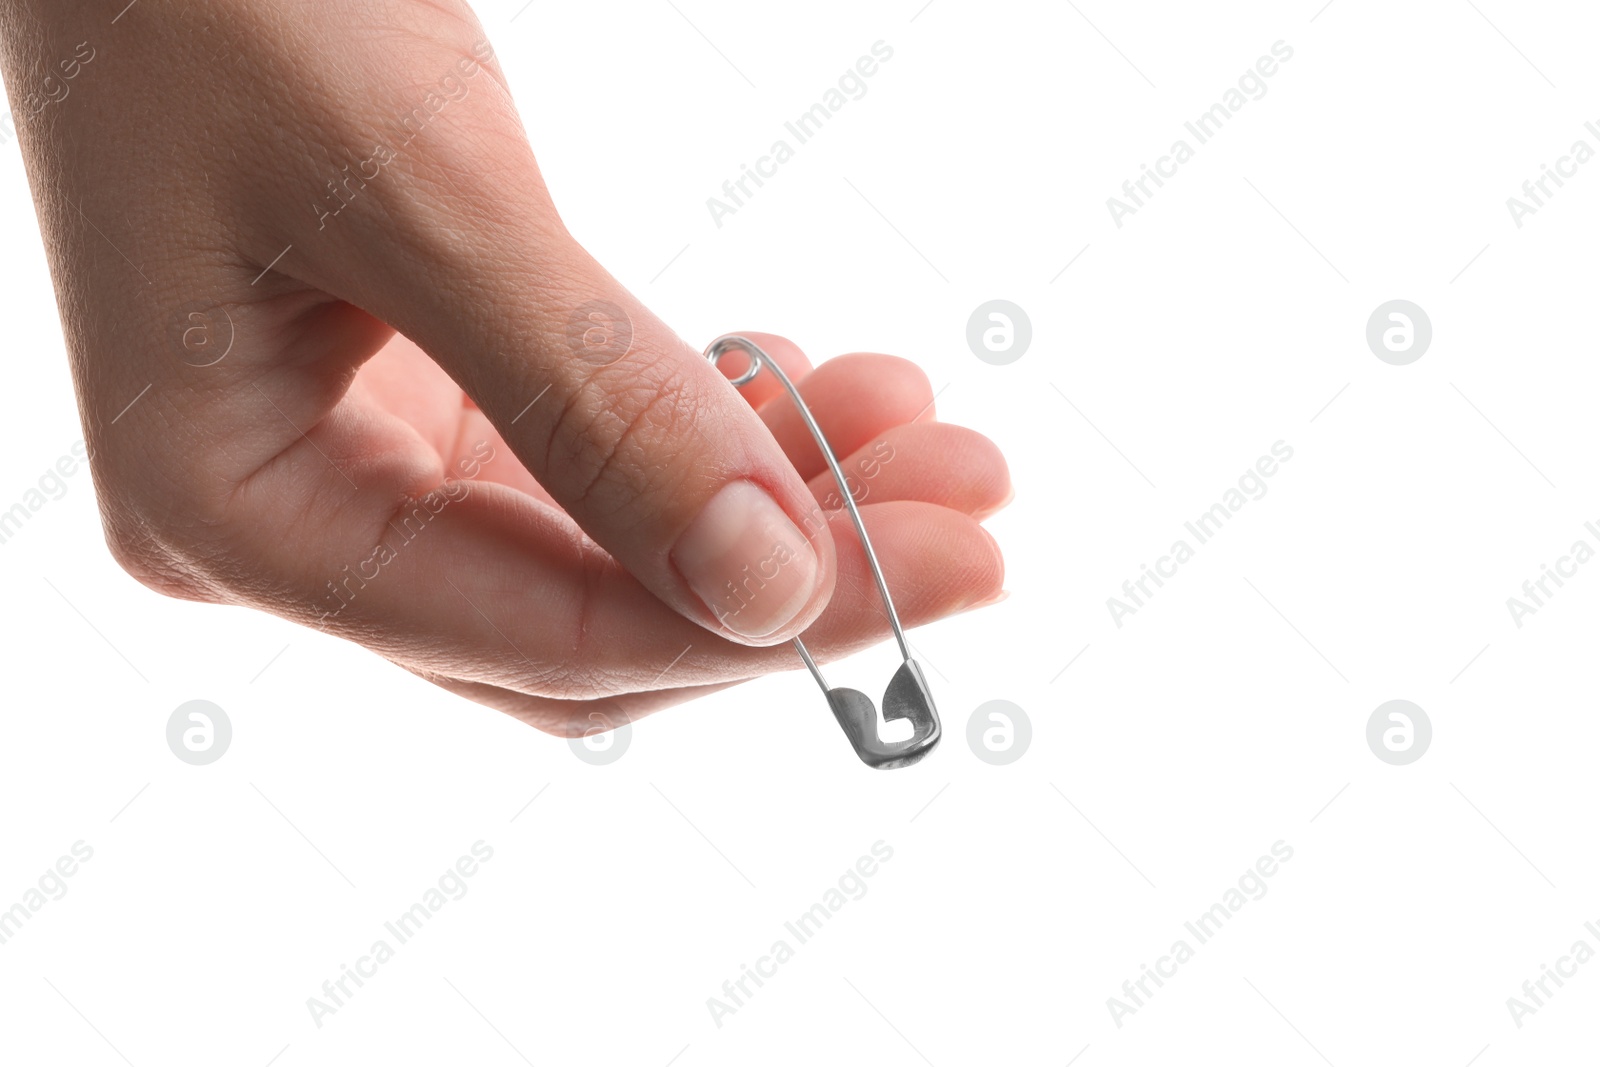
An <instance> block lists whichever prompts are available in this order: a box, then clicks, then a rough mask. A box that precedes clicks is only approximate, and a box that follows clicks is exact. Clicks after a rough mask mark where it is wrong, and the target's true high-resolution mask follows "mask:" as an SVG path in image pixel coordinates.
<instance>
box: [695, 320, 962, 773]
mask: <svg viewBox="0 0 1600 1067" xmlns="http://www.w3.org/2000/svg"><path fill="white" fill-rule="evenodd" d="M734 349H738V350H739V351H742V352H744V354H745V355H746V356H748V357H749V358H750V366H749V367H747V368H745V369H744V370H743V371H741V372H740V373H739V375H738V376H737V377H735V378H730V379H729V381H730V382H731V383H732V384H733V385H734V386H740V385H745V384H748V383H749V382H750V381H751V380H753V379H754V378H755V376H756V375H757V374H759V373H761V368H762V367H765V368H766V369H767V370H769V371H771V372H772V375H773V377H775V378H777V379H778V381H779V382H780V383H782V385H783V388H784V390H785V391H786V392H787V393H788V394H789V397H790V399H792V400H793V401H794V403H795V406H796V407H797V408H799V409H800V417H801V418H803V419H804V420H805V422H806V426H807V427H808V428H810V430H811V436H812V437H814V438H816V441H817V447H818V448H820V449H821V450H822V456H823V458H824V459H826V460H827V461H828V467H829V469H830V470H832V471H833V478H834V481H836V482H837V483H838V484H839V495H840V496H842V497H843V498H844V503H845V507H846V508H848V509H849V511H850V519H851V521H852V522H854V523H855V527H856V535H857V536H858V537H860V538H861V548H862V549H863V551H865V552H866V556H867V564H868V565H869V566H870V567H871V568H872V577H873V578H874V579H875V580H876V581H877V583H878V593H879V594H880V595H881V596H882V597H883V610H884V613H885V614H887V615H888V616H889V626H890V628H892V629H893V630H894V639H895V641H896V642H897V643H898V644H899V645H900V654H901V656H902V657H903V658H904V660H905V662H903V663H902V664H900V669H899V670H897V671H895V674H894V677H893V678H891V679H890V680H889V687H888V689H886V690H885V691H884V694H883V718H884V720H885V721H892V720H898V719H909V720H910V721H911V724H912V732H911V736H910V737H908V738H906V739H905V740H903V741H885V740H883V738H882V737H881V736H880V735H879V733H878V709H877V707H876V706H875V705H874V704H873V703H872V698H871V697H869V696H867V695H866V694H865V693H862V692H860V691H858V690H855V689H834V688H832V687H830V686H829V685H828V680H827V679H826V678H824V677H823V676H822V671H821V670H820V669H819V668H818V667H817V661H816V660H814V659H812V658H811V653H810V652H808V651H806V646H805V644H804V642H802V641H801V640H800V639H799V638H798V637H797V638H795V639H794V647H795V651H796V652H799V653H800V659H801V660H802V661H803V662H804V663H805V665H806V669H807V670H809V671H810V672H811V677H813V678H815V679H816V680H817V684H818V685H819V686H821V687H822V692H823V694H824V695H825V696H826V697H827V698H828V707H829V708H831V709H832V710H833V717H834V718H835V719H837V720H838V721H839V725H840V727H842V728H843V730H844V732H845V736H846V737H848V738H849V739H850V744H851V745H853V746H854V747H855V750H856V755H857V756H860V757H861V762H863V763H865V764H866V765H867V766H869V767H877V768H879V769H881V770H889V769H891V768H894V767H909V766H910V765H911V764H913V763H915V762H917V761H918V760H920V759H921V758H922V757H923V756H926V755H927V754H928V753H929V752H931V751H933V747H934V746H935V745H937V744H938V743H939V732H940V730H939V713H938V711H936V710H935V709H934V706H933V694H932V693H930V692H929V691H928V680H927V679H926V678H924V677H923V674H922V668H921V666H919V665H918V664H917V661H916V660H915V659H914V658H912V655H911V646H910V644H908V643H907V642H906V634H905V631H904V630H903V629H901V627H900V616H899V614H898V613H897V612H896V611H895V610H894V600H893V599H892V598H891V597H890V596H889V586H888V583H886V582H885V581H884V580H883V568H882V567H881V566H879V565H878V554H877V553H876V552H874V551H873V550H872V541H871V539H869V538H868V537H867V527H866V524H865V523H863V522H862V521H861V512H860V511H858V510H857V509H856V501H855V497H854V496H853V495H852V494H851V492H850V485H849V483H848V481H847V480H846V479H845V476H844V471H843V470H841V469H840V467H839V460H838V459H837V458H836V457H835V456H834V454H833V449H832V448H831V447H830V446H829V445H828V439H827V438H826V437H824V436H823V433H822V427H821V426H819V425H817V420H816V418H815V417H813V416H812V414H811V409H810V408H808V407H806V402H805V401H804V400H802V399H801V398H800V390H798V389H796V388H795V387H794V383H793V382H791V381H790V380H789V376H788V375H787V374H785V373H783V368H782V367H780V366H778V361H777V360H775V359H773V358H772V357H771V356H770V355H768V354H767V353H766V352H765V351H764V350H763V349H762V348H761V346H760V345H758V344H756V343H755V342H754V341H752V340H750V339H749V338H748V337H743V336H741V335H739V334H735V333H729V334H723V335H722V336H721V337H719V338H717V339H716V340H715V341H712V342H711V344H710V345H709V346H707V348H706V358H707V359H709V360H710V361H711V363H712V365H713V366H715V365H716V363H717V361H718V360H720V359H721V358H722V357H723V356H724V355H725V354H727V353H728V352H730V351H732V350H734Z"/></svg>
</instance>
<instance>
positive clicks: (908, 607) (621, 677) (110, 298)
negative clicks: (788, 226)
mask: <svg viewBox="0 0 1600 1067" xmlns="http://www.w3.org/2000/svg"><path fill="white" fill-rule="evenodd" d="M0 35H3V47H4V67H5V77H6V84H7V89H8V92H9V95H10V97H11V99H12V100H14V101H15V100H30V99H31V100H33V101H35V102H37V103H39V106H38V107H37V109H35V108H33V107H32V106H27V107H22V108H18V109H17V116H18V119H17V121H18V124H19V127H20V129H19V136H20V138H21V141H22V146H23V150H24V152H25V155H26V159H27V165H28V172H29V176H30V179H31V181H32V186H33V190H34V197H35V200H36V203H37V207H38V213H39V218H40V224H41V226H42V228H43V231H44V235H45V240H46V245H47V248H48V250H49V255H50V263H51V268H52V271H53V274H54V279H55V286H56V292H57V297H58V301H59V305H60V310H61V316H62V321H63V326H64V330H65V334H66V338H67V344H68V348H69V351H70V353H71V357H72V367H73V373H74V378H75V381H76V384H77V389H78V396H79V405H80V410H81V414H82V418H83V422H84V428H85V436H86V439H87V441H88V444H89V450H90V455H91V459H92V466H93V471H94V477H95V484H96V488H97V492H98V496H99V500H100V506H101V511H102V514H103V517H104V523H105V528H106V536H107V540H108V542H109V544H110V547H111V550H112V552H113V553H114V554H115V556H116V558H117V559H118V561H119V562H120V563H121V564H122V565H123V566H124V567H125V568H126V569H127V570H128V571H129V572H130V573H131V574H133V575H134V576H135V577H136V578H138V579H139V580H140V581H141V582H143V583H145V584H146V585H148V586H150V587H151V588H153V589H157V590H160V591H161V592H164V593H167V594H170V595H173V596H180V597H187V598H190V599H195V600H205V601H214V602H226V603H243V604H250V605H253V606H255V607H259V608H262V609H264V610H267V611H271V612H274V613H276V614H278V615H281V616H284V617H286V618H290V619H294V620H296V621H299V622H302V623H304V624H306V625H309V626H316V627H320V628H323V629H325V630H327V631H329V632H333V633H337V634H340V635H342V636H345V637H347V638H349V639H351V640H353V641H356V642H359V643H360V644H363V645H365V646H367V647H369V648H371V649H373V650H375V651H377V652H379V653H381V654H382V655H384V656H386V657H388V658H389V659H391V660H393V661H394V662H396V663H398V664H400V665H401V666H403V667H405V668H406V669H408V670H411V671H413V672H415V673H417V674H418V675H421V676H422V677H424V678H427V679H428V680H430V681H433V682H435V683H437V684H438V685H441V686H443V687H445V688H447V689H450V690H451V691H453V692H456V693H459V694H462V695H464V696H467V697H470V698H472V699H474V700H477V701H481V702H482V703H485V704H489V705H492V706H495V707H498V708H502V709H504V710H506V711H508V712H511V713H513V714H515V715H518V716H519V717H521V718H523V719H525V720H526V721H528V722H530V723H532V724H534V725H535V726H538V727H540V728H541V729H545V730H549V731H551V732H554V733H560V734H568V735H571V734H579V733H582V732H584V731H585V730H586V729H587V728H590V727H591V726H592V725H593V721H594V720H592V719H591V713H593V712H595V711H596V710H597V709H600V708H603V709H605V710H604V718H605V721H607V722H609V723H610V724H611V725H620V723H621V722H622V721H627V720H628V719H631V718H637V717H638V716H639V715H641V714H643V713H646V712H648V711H650V710H654V709H655V708H657V707H661V706H665V705H667V704H670V703H675V702H677V701H680V700H684V699H688V698H690V697H692V696H695V695H697V694H699V693H702V692H705V691H708V690H709V689H713V688H717V687H720V686H724V685H728V684H731V683H734V682H737V681H740V680H743V679H746V678H750V677H754V676H757V675H760V674H763V673H766V672H769V671H773V670H780V669H786V668H791V667H794V666H795V665H796V664H797V660H796V658H795V656H794V653H793V650H792V649H790V648H788V647H787V645H786V642H787V641H789V640H790V639H791V638H793V637H795V636H797V635H798V634H800V633H801V632H802V631H804V632H805V634H806V641H807V644H808V646H809V647H810V648H811V649H812V650H813V651H814V653H815V654H816V655H817V656H818V657H819V658H821V659H827V658H830V657H837V656H840V655H843V654H846V653H848V652H851V651H854V650H856V649H859V648H862V647H865V646H866V645H869V644H871V643H873V642H875V641H878V640H881V639H883V638H884V637H885V636H887V633H888V630H887V625H886V622H885V620H884V615H883V609H882V605H881V603H880V602H879V600H878V596H877V592H876V590H875V588H874V586H873V583H872V581H871V577H870V573H869V572H868V570H867V568H866V563H865V560H864V558H863V555H862V552H861V549H860V546H859V543H858V541H857V540H856V537H855V534H854V531H853V529H852V528H851V526H850V523H849V519H848V516H847V515H845V514H843V513H838V512H836V511H835V510H834V509H836V508H837V507H838V506H839V504H840V501H839V499H838V495H837V490H836V487H835V485H834V482H833V479H832V476H831V474H829V472H828V471H827V469H826V467H825V465H824V463H823V461H822V458H821V455H820V454H819V453H818V452H817V450H816V446H815V444H814V443H813V442H812V441H811V439H810V436H809V434H808V433H807V431H806V429H805V427H804V424H803V423H802V422H801V420H800V418H799V415H798V413H797V412H796V411H795V410H794V406H793V404H792V403H791V402H790V400H789V399H788V397H787V396H786V395H784V394H782V393H781V392H780V390H779V388H778V386H777V385H776V384H775V383H774V382H773V381H772V380H771V378H770V376H769V375H761V376H758V377H757V378H756V379H755V380H754V381H753V382H752V383H751V384H749V385H747V386H745V387H744V388H743V389H742V390H735V389H734V388H732V387H731V386H730V385H729V384H728V382H727V381H726V379H725V377H724V376H723V374H722V373H721V372H719V371H718V370H717V369H716V368H713V367H712V366H711V365H710V364H709V363H708V362H707V361H706V360H705V359H703V358H702V357H701V356H700V354H699V353H698V352H697V351H696V350H695V349H694V348H692V347H690V346H689V345H687V344H685V343H684V342H683V341H682V340H680V339H679V338H678V337H676V336H675V335H674V334H673V333H672V331H671V330H669V329H668V328H667V327H666V326H665V325H664V324H663V323H661V322H660V321H659V320H658V319H656V318H655V317H654V316H653V315H651V314H650V312H649V311H647V310H646V309H645V308H644V307H643V306H642V305H640V304H639V303H638V301H636V300H635V299H634V298H633V297H632V296H631V295H630V294H629V293H628V292H627V291H626V290H624V289H623V288H622V287H621V286H620V285H619V284H618V283H617V282H616V281H615V280H614V279H613V278H611V277H610V275H608V274H607V273H606V272H605V271H604V270H603V269H602V268H601V267H600V266H599V265H598V264H597V263H595V262H594V261H593V260H592V259H591V258H590V257H589V256H588V254H587V253H586V252H585V251H584V250H583V249H582V248H581V247H580V246H579V245H578V244H577V242H576V241H574V240H573V238H572V237H571V235H569V234H568V233H567V232H566V229H565V228H564V227H563V225H562V222H561V220H560V218H559V217H558V216H557V214H556V211H555V209H554V207H553V206H552V204H551V203H550V200H549V198H548V196H547V194H546V191H545V188H544V185H543V182H542V180H541V178H540V175H539V170H538V168H537V166H536V164H535V162H534V159H533V155H532V152H531V151H530V149H529V147H528V143H527V140H526V138H525V136H524V134H523V131H522V128H521V125H520V123H519V120H518V118H517V115H516V112H515V110H514V108H513V106H512V102H511V97H510V94H509V93H508V92H507V90H506V87H505V84H504V82H503V80H502V78H501V75H500V72H499V70H498V68H497V66H496V65H495V62H494V59H493V52H492V50H491V49H490V47H489V45H488V43H487V40H486V38H485V35H484V34H483V31H482V29H481V27H480V26H479V25H478V23H477V21H476V19H475V18H474V17H473V15H472V13H471V11H470V9H469V8H468V7H467V5H466V4H464V3H459V2H454V0H387V2H369V3H354V2H334V0H277V2H275V3H272V4H262V3H257V2H249V0H140V2H139V3H137V4H136V5H135V6H132V7H130V8H129V9H126V10H125V11H124V12H123V14H122V15H121V16H119V17H118V19H117V21H116V23H115V25H112V24H111V22H110V16H109V15H108V14H107V9H106V6H105V5H104V4H100V3H87V2H83V0H7V2H5V3H0ZM85 57H88V58H85ZM69 63H70V68H69V66H68V64H69ZM69 69H71V71H72V74H71V76H70V77H67V72H68V70H69ZM640 169H641V176H642V177H644V176H647V172H648V167H647V165H645V164H642V163H641V165H640ZM753 336H754V337H755V338H756V339H757V340H758V341H759V342H760V343H762V344H764V345H767V346H770V347H769V349H768V350H769V351H770V352H771V353H772V354H773V355H774V356H775V357H777V358H778V359H779V360H780V362H781V363H782V365H783V366H784V368H785V369H786V371H787V372H788V373H789V374H790V375H791V376H792V377H794V378H795V379H796V380H797V381H799V383H800V388H801V391H802V392H803V393H804V394H805V396H806V399H807V402H808V403H809V404H810V406H811V408H812V410H813V412H814V413H815V414H816V416H817V418H818V420H819V421H820V422H821V424H822V427H823V429H824V431H825V432H826V434H827V436H828V438H829V440H830V441H831V442H832V444H833V446H834V448H835V451H836V452H837V453H838V455H839V457H840V460H841V462H842V464H843V466H844V467H845V469H846V471H848V472H850V474H851V479H852V487H853V489H854V490H855V493H856V496H857V499H858V500H859V501H860V502H861V504H862V512H863V515H864V517H865V519H866V522H867V524H868V526H869V527H870V528H871V532H872V535H873V540H874V543H875V545H876V547H877V550H878V553H879V555H880V557H881V560H882V563H883V567H884V570H885V572H886V574H887V576H888V580H889V582H890V585H891V587H892V589H893V592H894V595H895V599H896V603H897V606H898V607H899V609H900V612H901V615H902V616H903V618H904V620H905V622H906V623H907V624H908V625H912V624H916V623H923V622H928V621H930V620H932V619H935V618H938V617H940V616H942V615H946V614H949V613H951V612H955V611H960V610H963V609H965V608H968V607H972V606H974V605H977V604H981V603H984V602H986V601H988V600H991V599H993V598H994V597H996V596H997V595H998V594H999V592H1000V586H1001V579H1002V564H1001V559H1000V553H999V550H998V548H997V546H996V545H995V543H994V542H993V540H992V539H991V538H990V537H989V536H988V535H987V534H986V533H985V532H984V531H983V530H982V528H981V527H980V526H979V525H978V523H977V521H976V520H977V519H979V518H981V517H983V516H984V515H985V514H987V513H989V512H991V511H993V510H995V509H997V508H998V507H1000V506H1001V505H1002V504H1003V503H1004V502H1005V501H1006V499H1007V498H1008V497H1009V494H1010V487H1009V480H1008V477H1007V472H1006V467H1005V463H1004V461H1003V459H1002V458H1001V457H1000V455H999V453H998V451H997V450H996V449H995V448H994V446H993V445H992V444H990V443H989V442H988V441H987V440H985V439H984V438H982V437H980V436H979V435H977V434H975V433H972V432H971V431H967V430H963V429H961V428H959V427H954V426H947V425H943V424H940V423H937V422H935V421H934V420H933V396H932V393H931V390H930V389H929V385H928V382H927V379H926V378H925V377H924V376H923V375H922V373H921V372H920V371H919V370H918V369H917V368H916V366H915V365H913V364H911V363H908V362H906V361H903V360H899V359H895V358H893V357H890V356H882V355H850V356H843V357H840V358H838V359H835V360H831V361H829V362H827V363H825V364H823V365H822V366H821V367H819V368H817V369H815V370H813V369H812V367H811V365H810V364H809V363H808V362H807V360H806V358H805V356H803V355H802V354H801V353H800V351H799V350H798V349H796V348H795V347H794V346H793V345H792V344H789V343H787V342H785V341H783V340H781V339H778V338H773V337H767V336H764V335H753ZM726 362H727V363H728V364H729V367H728V371H729V373H730V374H731V373H736V372H737V371H738V370H739V369H740V368H739V367H738V366H736V365H734V364H737V363H738V362H739V360H738V359H737V358H736V357H729V359H728V360H727V361H726Z"/></svg>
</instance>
